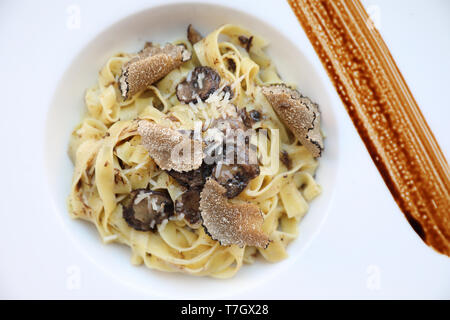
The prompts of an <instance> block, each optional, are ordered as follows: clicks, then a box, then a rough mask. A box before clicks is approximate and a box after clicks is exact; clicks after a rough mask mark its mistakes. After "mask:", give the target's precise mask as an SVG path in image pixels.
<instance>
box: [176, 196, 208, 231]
mask: <svg viewBox="0 0 450 320" xmlns="http://www.w3.org/2000/svg"><path fill="white" fill-rule="evenodd" d="M200 190H201V189H200V188H195V189H189V190H188V191H186V192H184V193H183V194H182V195H180V196H179V197H178V199H176V200H175V215H176V216H178V217H184V219H185V220H186V221H187V222H188V223H189V224H190V225H191V226H196V225H198V224H199V223H201V219H202V217H201V215H200Z"/></svg>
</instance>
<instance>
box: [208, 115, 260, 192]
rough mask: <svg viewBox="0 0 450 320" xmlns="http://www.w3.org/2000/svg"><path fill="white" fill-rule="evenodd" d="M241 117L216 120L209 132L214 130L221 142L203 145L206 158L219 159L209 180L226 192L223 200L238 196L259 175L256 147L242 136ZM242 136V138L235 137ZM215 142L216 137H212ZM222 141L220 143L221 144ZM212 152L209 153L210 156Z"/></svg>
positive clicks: (242, 124) (243, 131)
mask: <svg viewBox="0 0 450 320" xmlns="http://www.w3.org/2000/svg"><path fill="white" fill-rule="evenodd" d="M244 122H245V121H243V120H242V117H235V118H233V117H230V118H226V119H216V120H214V121H213V123H212V124H211V126H212V130H218V131H219V133H221V135H219V136H217V139H218V138H220V139H221V141H219V143H217V141H212V142H209V141H207V144H206V147H205V151H206V153H207V154H208V155H210V154H211V155H212V154H213V153H214V154H215V155H219V161H216V162H217V165H216V166H215V167H214V169H213V171H212V177H213V178H214V179H215V180H216V181H217V182H219V183H220V184H221V185H222V186H223V187H225V188H226V196H227V197H228V198H234V197H236V196H238V195H239V194H240V193H241V192H242V191H243V190H244V189H245V188H246V187H247V185H248V183H249V181H250V180H252V179H254V178H255V177H257V176H258V175H259V173H260V170H259V165H258V163H257V162H258V161H257V154H256V151H257V150H256V146H255V145H253V144H251V143H250V141H249V139H248V138H249V137H248V136H247V135H245V134H246V133H245V130H246V129H247V127H246V126H245V124H244ZM241 134H243V136H242V137H240V136H239V135H241ZM213 138H215V139H216V135H213ZM222 141H223V142H222ZM221 142H222V143H221ZM212 151H213V152H212Z"/></svg>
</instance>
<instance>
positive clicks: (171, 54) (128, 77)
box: [119, 43, 191, 99]
mask: <svg viewBox="0 0 450 320" xmlns="http://www.w3.org/2000/svg"><path fill="white" fill-rule="evenodd" d="M189 59H191V53H190V52H189V51H188V50H186V48H185V47H184V46H181V45H173V44H170V43H168V44H166V45H165V46H164V47H157V46H154V45H153V44H151V43H150V44H149V45H146V46H145V48H144V49H143V50H141V51H140V52H139V53H138V54H137V55H136V56H135V57H134V58H133V59H131V60H130V61H128V62H127V63H125V64H124V65H123V67H122V74H121V76H120V78H119V89H120V92H121V94H122V97H123V98H124V99H128V98H130V97H131V96H133V95H134V94H136V93H137V92H139V91H141V90H143V89H145V88H147V87H148V86H149V85H151V84H153V83H154V82H156V81H158V80H160V79H161V78H163V77H164V76H165V75H167V74H168V73H169V72H170V71H172V70H173V69H175V68H178V67H179V66H180V65H181V64H182V63H183V62H185V61H188V60H189Z"/></svg>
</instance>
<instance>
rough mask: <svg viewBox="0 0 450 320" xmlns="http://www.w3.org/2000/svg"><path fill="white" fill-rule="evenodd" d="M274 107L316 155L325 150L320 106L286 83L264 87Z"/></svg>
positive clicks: (263, 89) (303, 143)
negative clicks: (321, 129)
mask: <svg viewBox="0 0 450 320" xmlns="http://www.w3.org/2000/svg"><path fill="white" fill-rule="evenodd" d="M262 93H263V94H264V96H265V97H266V98H267V100H268V101H269V103H270V104H271V106H272V108H273V109H274V110H275V112H276V113H277V114H278V116H279V117H280V118H281V120H282V121H283V122H284V123H285V124H286V126H287V127H288V128H289V129H290V130H291V131H292V133H293V134H294V135H295V136H296V137H297V139H298V140H299V141H300V142H301V143H302V145H304V146H305V147H306V148H307V149H308V150H309V151H310V152H311V154H312V155H313V156H314V157H320V156H321V154H322V151H323V139H322V135H321V134H320V111H319V106H318V105H317V104H316V103H314V102H312V101H311V100H310V99H309V98H307V97H305V96H302V95H301V94H300V93H299V92H298V91H297V90H294V89H291V88H289V87H288V86H286V85H284V84H276V85H270V86H264V87H262Z"/></svg>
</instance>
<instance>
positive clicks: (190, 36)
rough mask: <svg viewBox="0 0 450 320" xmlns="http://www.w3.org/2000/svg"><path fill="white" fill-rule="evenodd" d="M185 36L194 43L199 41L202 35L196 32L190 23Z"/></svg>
mask: <svg viewBox="0 0 450 320" xmlns="http://www.w3.org/2000/svg"><path fill="white" fill-rule="evenodd" d="M187 38H188V40H189V42H190V43H191V44H192V45H194V44H196V43H197V42H199V41H201V40H202V39H203V36H202V35H201V34H200V32H198V31H197V30H196V29H195V28H194V27H193V26H192V24H189V25H188V28H187Z"/></svg>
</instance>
